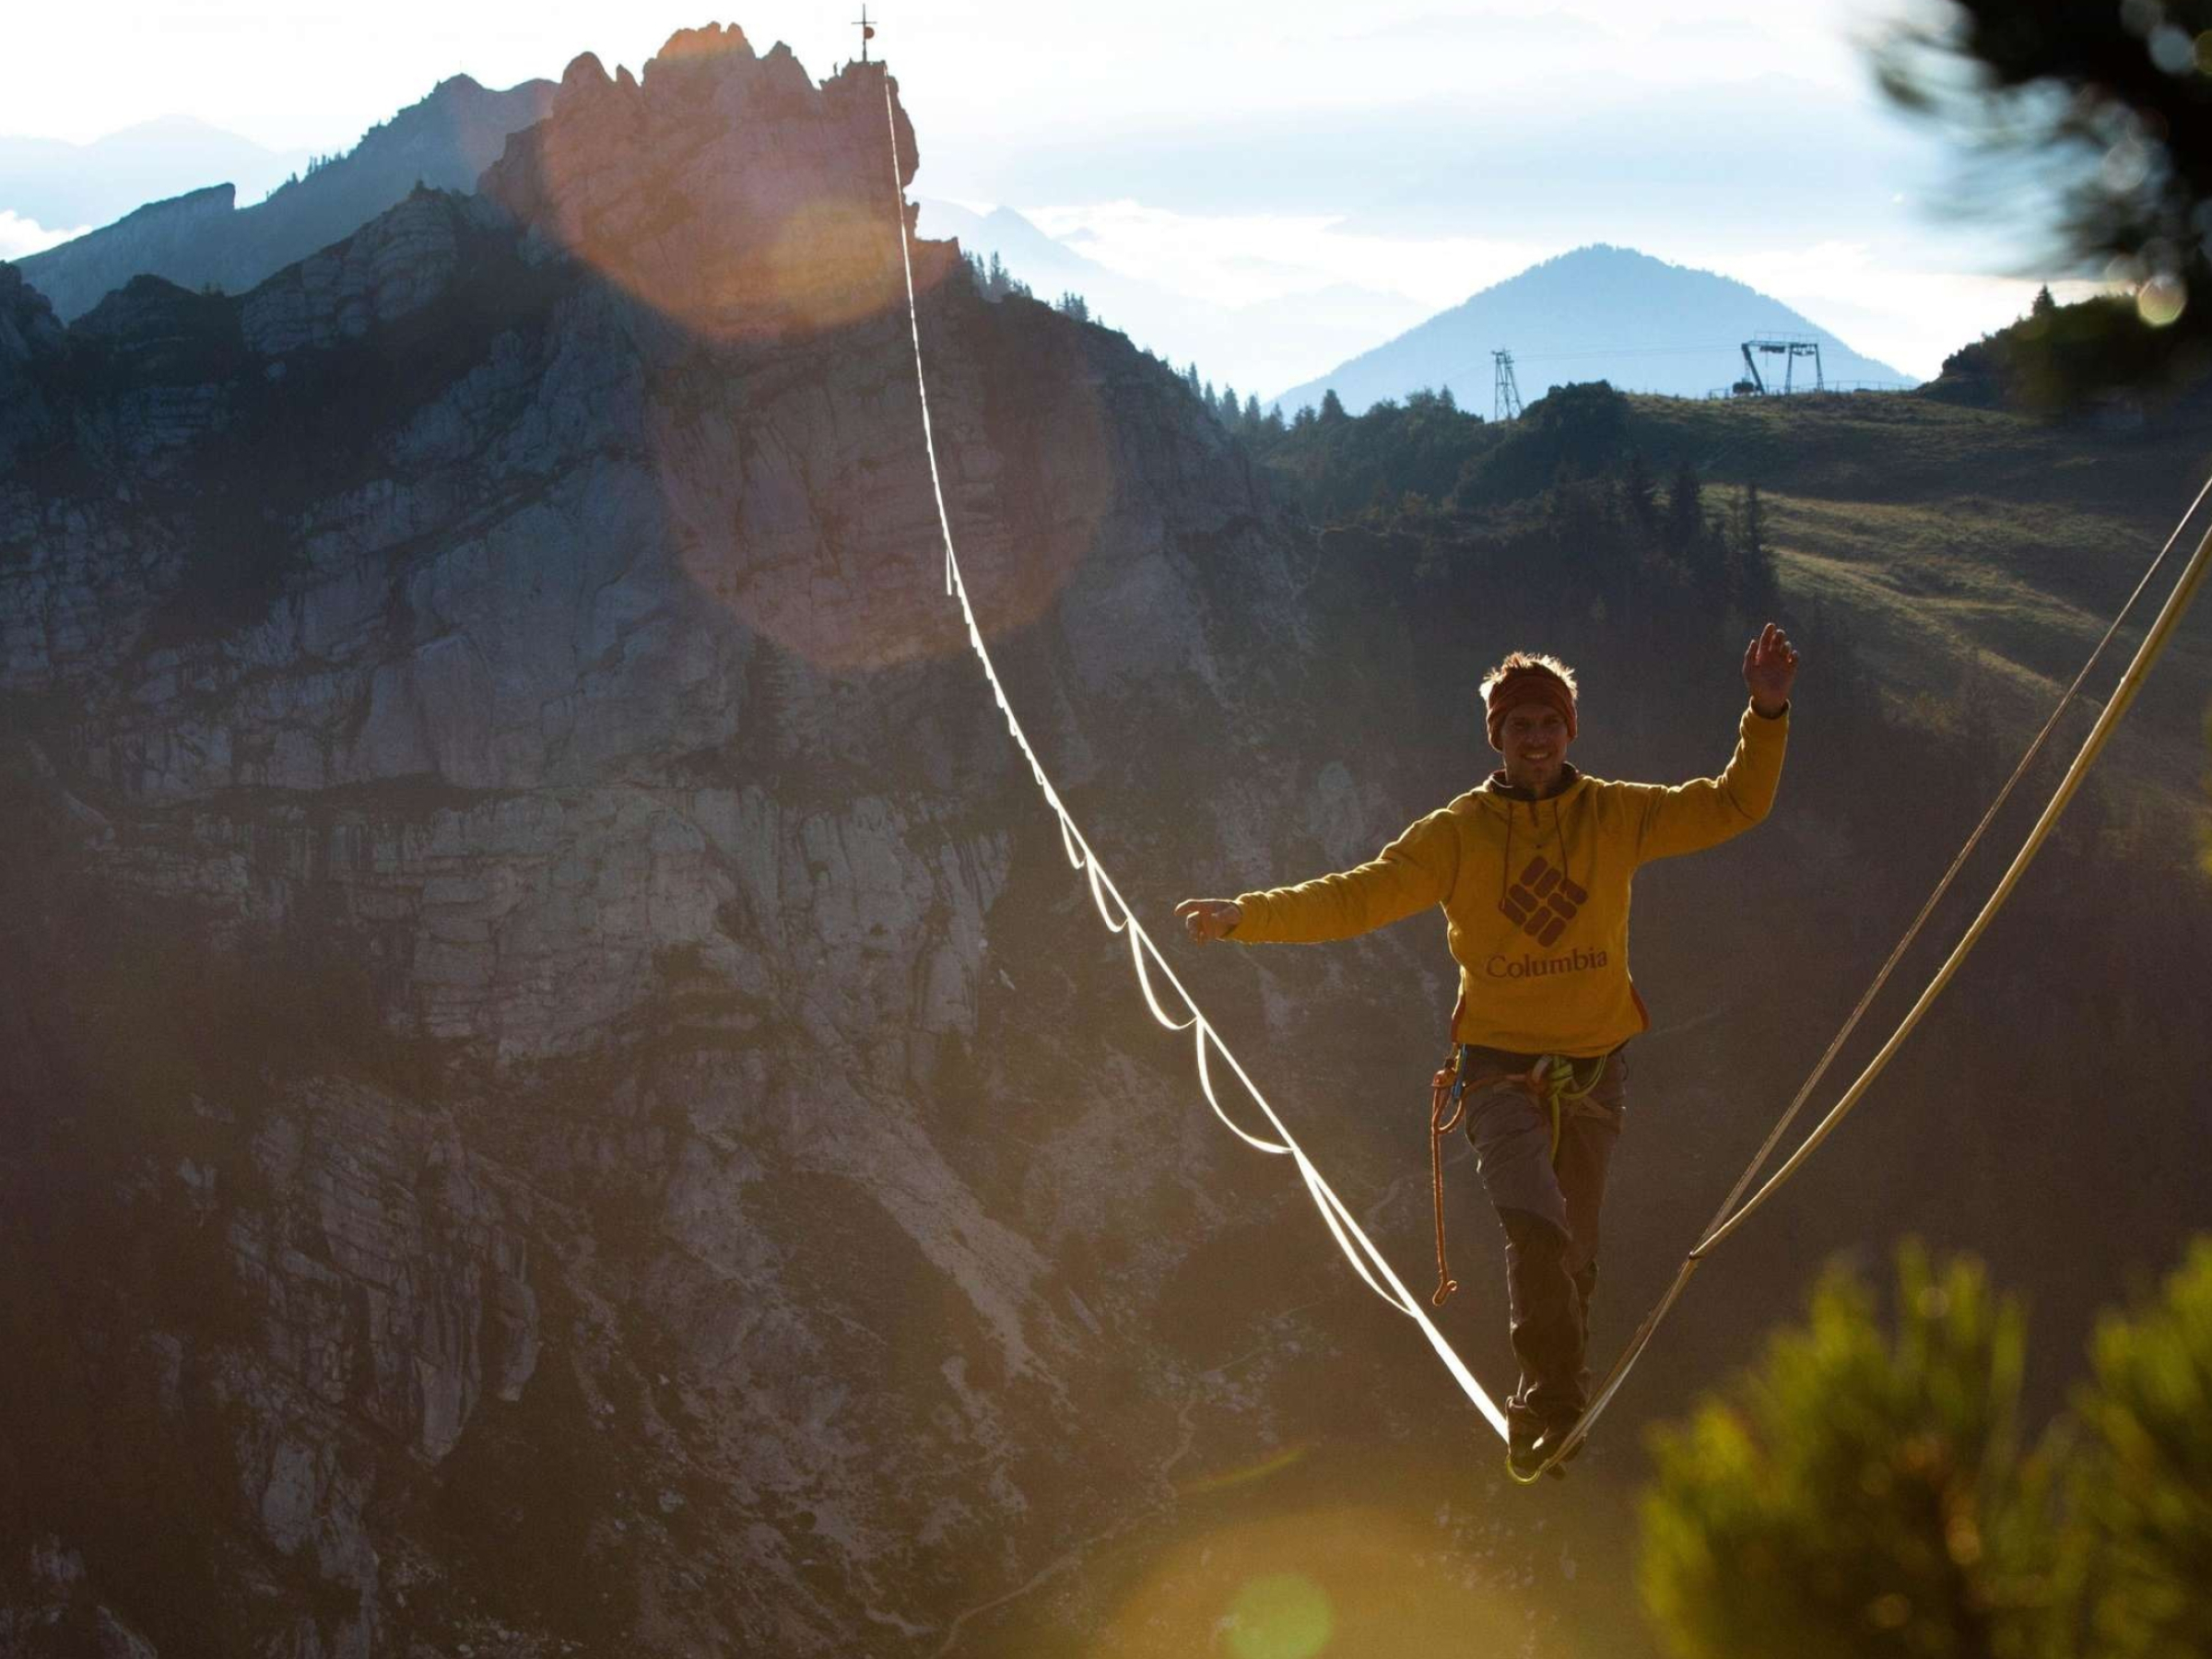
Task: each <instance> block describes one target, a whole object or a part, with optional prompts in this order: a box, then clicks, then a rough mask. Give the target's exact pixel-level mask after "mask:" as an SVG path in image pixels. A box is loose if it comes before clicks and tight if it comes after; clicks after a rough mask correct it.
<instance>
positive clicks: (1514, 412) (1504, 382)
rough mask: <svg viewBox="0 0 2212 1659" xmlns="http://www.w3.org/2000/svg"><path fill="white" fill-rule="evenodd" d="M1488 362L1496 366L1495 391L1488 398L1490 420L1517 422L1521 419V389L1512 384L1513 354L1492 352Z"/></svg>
mask: <svg viewBox="0 0 2212 1659" xmlns="http://www.w3.org/2000/svg"><path fill="white" fill-rule="evenodd" d="M1490 360H1491V361H1492V362H1493V363H1495V364H1497V366H1498V378H1497V389H1496V391H1495V392H1494V393H1493V394H1491V398H1490V418H1491V419H1492V420H1518V419H1520V418H1521V388H1520V387H1519V386H1518V385H1516V384H1515V383H1514V382H1513V354H1512V352H1510V351H1493V352H1491V353H1490Z"/></svg>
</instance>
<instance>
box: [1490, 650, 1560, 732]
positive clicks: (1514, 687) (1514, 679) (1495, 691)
mask: <svg viewBox="0 0 2212 1659" xmlns="http://www.w3.org/2000/svg"><path fill="white" fill-rule="evenodd" d="M1532 702H1540V703H1548V704H1549V705H1550V706H1551V707H1553V708H1555V709H1557V710H1558V711H1559V718H1560V719H1561V720H1564V721H1565V722H1566V723H1567V737H1568V741H1569V742H1572V741H1573V740H1574V730H1575V727H1574V693H1573V692H1572V691H1571V690H1569V689H1568V688H1567V682H1566V681H1565V680H1563V679H1561V678H1560V677H1559V676H1558V675H1556V674H1554V673H1553V672H1552V671H1551V670H1550V669H1548V668H1545V667H1541V666H1539V665H1536V664H1534V663H1531V664H1529V665H1527V666H1526V667H1516V668H1511V669H1508V670H1507V671H1506V674H1505V677H1504V678H1503V679H1500V681H1499V682H1498V683H1497V684H1496V685H1494V686H1492V687H1491V688H1490V700H1489V705H1488V707H1489V722H1488V726H1489V734H1490V747H1492V748H1494V749H1497V750H1498V751H1499V752H1500V753H1503V752H1504V749H1505V745H1504V744H1502V743H1500V741H1499V739H1500V736H1502V735H1503V734H1504V727H1505V717H1506V715H1507V714H1509V713H1511V712H1512V711H1513V710H1514V709H1517V708H1519V707H1520V706H1521V705H1522V704H1523V703H1532Z"/></svg>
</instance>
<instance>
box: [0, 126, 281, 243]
mask: <svg viewBox="0 0 2212 1659" xmlns="http://www.w3.org/2000/svg"><path fill="white" fill-rule="evenodd" d="M308 159H309V155H308V152H307V151H306V150H304V149H298V150H273V149H269V148H267V147H265V146H263V145H259V144H256V143H254V142H253V140H252V139H251V138H243V137H241V136H240V135H238V134H236V133H227V132H225V131H223V130H222V129H221V128H220V127H215V126H210V125H208V124H207V123H206V122H204V121H198V120H194V118H193V117H191V116H189V115H163V116H160V117H159V118H158V119H156V120H153V121H142V122H139V123H137V124H135V125H132V126H127V127H124V129H123V130H122V131H121V132H115V133H110V134H108V135H106V136H105V137H102V138H95V139H94V140H92V142H90V143H89V144H71V143H69V142H67V141H66V140H65V139H60V138H23V137H7V136H0V210H5V211H8V212H12V213H15V214H17V215H18V216H19V217H21V218H27V219H29V220H31V221H32V222H33V223H35V224H39V225H42V226H44V227H45V228H46V229H50V230H65V229H72V228H75V227H80V226H87V225H105V224H111V223H112V222H113V221H114V220H116V219H118V218H123V217H124V215H125V214H127V213H130V212H132V211H133V210H134V209H135V208H137V207H140V206H144V205H145V204H146V203H147V202H155V201H161V200H164V199H166V198H168V197H171V196H174V195H179V194H183V193H186V192H189V191H192V190H194V189H196V188H199V187H202V186H205V185H206V184H208V183H209V182H213V181H216V180H228V181H229V182H231V183H233V184H235V185H237V186H238V189H239V194H241V195H243V196H244V197H245V198H246V199H247V200H248V201H258V200H260V199H261V198H262V197H263V196H265V195H266V194H269V192H270V191H272V190H274V189H276V188H277V186H278V185H279V184H281V183H283V182H284V179H285V175H286V174H288V173H293V172H297V171H300V169H301V168H303V167H305V166H306V165H307V164H308Z"/></svg>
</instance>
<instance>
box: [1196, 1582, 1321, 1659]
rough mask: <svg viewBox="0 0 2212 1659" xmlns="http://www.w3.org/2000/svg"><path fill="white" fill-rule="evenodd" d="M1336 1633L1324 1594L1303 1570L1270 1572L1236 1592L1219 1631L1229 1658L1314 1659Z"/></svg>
mask: <svg viewBox="0 0 2212 1659" xmlns="http://www.w3.org/2000/svg"><path fill="white" fill-rule="evenodd" d="M1335 1629H1336V1618H1335V1608H1334V1607H1333V1606H1331V1605H1330V1602H1329V1594H1328V1592H1327V1591H1325V1590H1324V1589H1323V1588H1322V1587H1321V1586H1320V1585H1319V1584H1317V1583H1314V1582H1313V1581H1312V1579H1310V1578H1308V1577H1306V1576H1305V1574H1303V1573H1302V1572H1270V1573H1266V1574H1265V1575H1263V1576H1261V1577H1259V1578H1255V1579H1253V1580H1252V1581H1251V1582H1250V1583H1247V1584H1245V1586H1244V1587H1243V1589H1241V1590H1240V1591H1238V1592H1237V1599H1236V1600H1235V1601H1234V1602H1233V1603H1231V1604H1230V1610H1229V1618H1228V1619H1227V1620H1226V1621H1225V1622H1224V1625H1223V1633H1224V1634H1225V1635H1226V1636H1227V1637H1228V1638H1229V1651H1230V1654H1231V1655H1232V1656H1233V1659H1313V1656H1314V1655H1315V1654H1316V1653H1321V1652H1323V1651H1324V1649H1326V1648H1327V1647H1328V1645H1329V1638H1330V1637H1331V1636H1332V1635H1334V1634H1335Z"/></svg>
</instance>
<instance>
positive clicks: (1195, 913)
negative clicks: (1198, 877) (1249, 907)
mask: <svg viewBox="0 0 2212 1659" xmlns="http://www.w3.org/2000/svg"><path fill="white" fill-rule="evenodd" d="M1175 916H1176V919H1177V920H1178V921H1180V922H1181V923H1182V931H1183V932H1185V933H1187V934H1189V935H1191V937H1192V938H1193V939H1194V940H1195V941H1196V942H1197V943H1199V944H1201V945H1206V944H1210V943H1211V942H1212V941H1214V940H1216V939H1226V938H1228V937H1229V935H1230V934H1232V933H1234V932H1236V930H1237V924H1238V923H1239V922H1241V921H1242V920H1243V919H1244V912H1242V911H1241V910H1240V909H1239V908H1238V907H1237V901H1236V900H1234V899H1185V900H1183V901H1182V903H1181V904H1179V905H1177V906H1176V907H1175Z"/></svg>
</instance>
